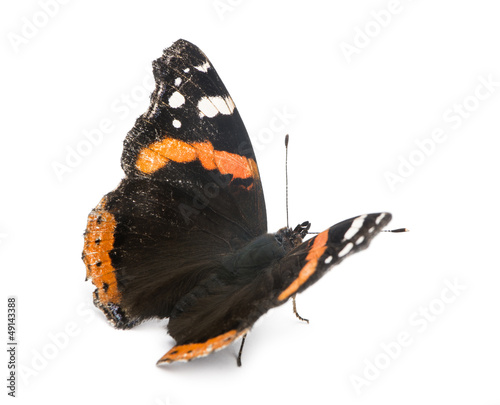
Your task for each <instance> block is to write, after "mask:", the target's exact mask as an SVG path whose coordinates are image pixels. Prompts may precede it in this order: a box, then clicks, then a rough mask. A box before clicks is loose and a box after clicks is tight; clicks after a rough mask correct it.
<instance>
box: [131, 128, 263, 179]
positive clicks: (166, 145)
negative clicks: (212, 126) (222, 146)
mask: <svg viewBox="0 0 500 405" xmlns="http://www.w3.org/2000/svg"><path fill="white" fill-rule="evenodd" d="M195 160H199V161H200V163H201V165H202V166H203V167H204V168H205V169H207V170H215V169H218V170H219V172H220V173H221V174H232V175H233V178H240V179H247V178H249V177H253V178H255V177H258V171H257V169H256V167H257V165H256V163H255V161H253V159H249V158H247V157H245V156H241V155H237V154H236V153H230V152H225V151H218V150H215V149H214V147H213V145H212V143H211V142H208V141H207V142H194V143H192V144H190V143H187V142H184V141H181V140H179V139H174V138H165V139H163V140H162V141H159V142H154V143H152V144H151V145H149V146H148V147H145V148H143V149H142V150H141V151H140V152H139V155H138V157H137V160H136V162H135V166H136V167H137V169H138V170H139V171H141V172H142V173H145V174H151V173H154V172H156V171H157V170H159V169H161V168H162V167H165V166H166V165H167V164H168V162H170V161H173V162H176V163H188V162H194V161H195Z"/></svg>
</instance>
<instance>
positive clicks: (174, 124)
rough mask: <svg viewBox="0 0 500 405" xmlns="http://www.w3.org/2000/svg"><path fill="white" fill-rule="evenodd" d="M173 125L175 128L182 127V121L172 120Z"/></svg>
mask: <svg viewBox="0 0 500 405" xmlns="http://www.w3.org/2000/svg"><path fill="white" fill-rule="evenodd" d="M172 125H173V126H174V127H175V128H180V127H181V122H180V121H179V120H173V121H172Z"/></svg>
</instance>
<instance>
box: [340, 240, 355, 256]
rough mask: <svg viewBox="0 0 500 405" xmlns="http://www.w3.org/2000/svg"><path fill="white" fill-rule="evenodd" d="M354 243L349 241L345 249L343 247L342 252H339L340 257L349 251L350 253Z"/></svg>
mask: <svg viewBox="0 0 500 405" xmlns="http://www.w3.org/2000/svg"><path fill="white" fill-rule="evenodd" d="M353 246H354V245H353V243H352V242H349V243H348V244H347V245H345V246H344V249H342V250H341V251H340V252H339V257H344V256H345V255H346V254H347V253H349V252H350V251H351V249H352V248H353Z"/></svg>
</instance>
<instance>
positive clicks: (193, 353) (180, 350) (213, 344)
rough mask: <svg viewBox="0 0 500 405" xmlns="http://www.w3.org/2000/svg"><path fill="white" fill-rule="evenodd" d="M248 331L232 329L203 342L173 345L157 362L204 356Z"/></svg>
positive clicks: (187, 359) (170, 361) (185, 359)
mask: <svg viewBox="0 0 500 405" xmlns="http://www.w3.org/2000/svg"><path fill="white" fill-rule="evenodd" d="M247 332H248V329H245V330H243V331H239V332H238V331H237V330H236V329H233V330H230V331H229V332H226V333H224V334H222V335H219V336H216V337H214V338H211V339H208V340H207V341H206V342H203V343H189V344H186V345H180V346H174V347H172V348H171V349H170V350H169V351H168V352H167V353H166V354H165V355H164V356H163V357H162V358H161V359H160V360H158V362H157V363H156V364H162V363H172V362H174V361H189V360H192V359H194V358H196V357H204V356H207V355H209V354H210V353H212V352H214V351H217V350H220V349H223V348H224V347H226V346H227V345H229V344H230V343H231V342H233V341H234V340H235V339H237V338H238V337H240V336H241V335H244V334H245V333H247Z"/></svg>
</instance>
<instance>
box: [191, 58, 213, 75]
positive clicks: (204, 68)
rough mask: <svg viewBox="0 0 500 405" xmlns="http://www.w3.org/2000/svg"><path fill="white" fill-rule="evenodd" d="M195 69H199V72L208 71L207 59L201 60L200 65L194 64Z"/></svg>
mask: <svg viewBox="0 0 500 405" xmlns="http://www.w3.org/2000/svg"><path fill="white" fill-rule="evenodd" d="M194 68H195V69H196V70H199V71H200V72H205V73H207V72H208V69H209V68H210V63H208V61H205V62H203V64H201V65H200V66H195V67H194Z"/></svg>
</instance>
